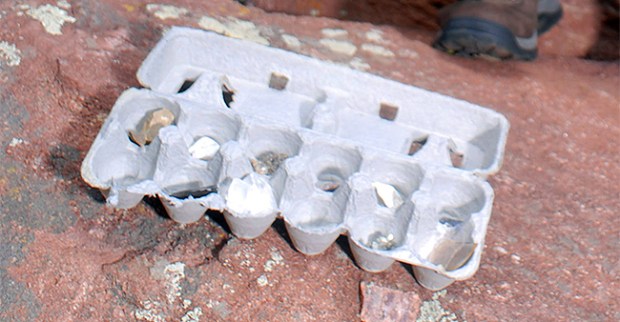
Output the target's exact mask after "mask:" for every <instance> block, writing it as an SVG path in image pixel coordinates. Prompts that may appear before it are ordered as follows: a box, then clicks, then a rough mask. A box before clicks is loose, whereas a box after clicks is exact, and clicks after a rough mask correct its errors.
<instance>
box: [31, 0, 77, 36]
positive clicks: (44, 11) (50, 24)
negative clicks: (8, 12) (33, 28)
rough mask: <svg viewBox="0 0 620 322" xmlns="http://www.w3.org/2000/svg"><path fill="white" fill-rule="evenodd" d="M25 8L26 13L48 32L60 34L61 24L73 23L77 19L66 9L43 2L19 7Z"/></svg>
mask: <svg viewBox="0 0 620 322" xmlns="http://www.w3.org/2000/svg"><path fill="white" fill-rule="evenodd" d="M20 8H22V9H24V10H26V9H27V11H26V14H28V15H29V16H30V17H32V18H33V19H35V20H38V21H39V22H40V23H41V25H43V28H44V29H45V31H46V32H47V33H48V34H52V35H62V26H63V25H64V24H65V23H66V22H68V23H75V22H76V21H77V19H75V18H74V17H72V16H70V15H69V14H68V13H67V11H66V10H64V9H61V8H59V7H56V6H53V5H51V4H45V5H42V6H38V7H36V8H30V7H28V6H22V7H20Z"/></svg>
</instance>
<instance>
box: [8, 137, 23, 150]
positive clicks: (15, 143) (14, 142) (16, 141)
mask: <svg viewBox="0 0 620 322" xmlns="http://www.w3.org/2000/svg"><path fill="white" fill-rule="evenodd" d="M22 143H24V140H22V139H20V138H13V139H11V142H10V143H9V146H10V147H12V148H14V147H16V146H18V145H20V144H22Z"/></svg>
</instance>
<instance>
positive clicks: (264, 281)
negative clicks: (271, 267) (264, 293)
mask: <svg viewBox="0 0 620 322" xmlns="http://www.w3.org/2000/svg"><path fill="white" fill-rule="evenodd" d="M256 283H258V286H261V287H264V286H267V284H269V280H268V279H267V276H265V275H261V276H259V277H258V278H257V279H256Z"/></svg>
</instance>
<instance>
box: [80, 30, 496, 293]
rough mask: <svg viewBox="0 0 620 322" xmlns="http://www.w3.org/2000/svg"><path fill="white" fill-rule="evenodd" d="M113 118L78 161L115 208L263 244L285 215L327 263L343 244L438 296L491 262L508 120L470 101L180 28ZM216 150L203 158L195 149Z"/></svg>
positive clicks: (295, 237)
mask: <svg viewBox="0 0 620 322" xmlns="http://www.w3.org/2000/svg"><path fill="white" fill-rule="evenodd" d="M138 79H139V80H140V83H141V84H142V85H143V86H144V87H145V89H129V90H127V91H126V92H124V93H123V94H122V95H121V96H120V97H119V99H118V101H117V102H116V104H115V105H114V107H113V109H112V111H111V112H110V115H109V117H108V118H107V120H106V121H105V123H104V124H103V126H102V128H101V131H100V132H99V134H98V136H97V138H96V139H95V141H94V143H93V145H92V147H91V149H90V151H89V152H88V155H87V156H86V158H85V160H84V162H83V164H82V177H83V178H84V180H85V181H86V182H87V183H88V184H90V185H91V186H93V187H96V188H98V189H101V191H102V192H103V193H104V195H105V196H106V198H107V202H108V204H109V205H111V206H113V207H116V208H131V207H134V206H135V205H137V204H138V203H139V202H140V201H141V200H142V198H143V197H144V196H145V195H153V196H158V197H159V198H160V199H161V201H162V203H163V205H164V207H165V208H166V210H167V212H168V214H169V216H170V217H171V218H172V219H173V220H175V221H177V222H179V223H191V222H194V221H197V220H199V219H200V218H201V217H202V216H204V214H205V211H207V210H208V209H215V210H219V211H222V212H223V213H224V216H225V218H226V221H227V223H228V224H229V226H230V229H231V231H232V232H233V234H234V235H236V236H237V237H239V238H255V237H258V236H260V235H261V234H262V233H263V232H264V231H265V230H267V229H268V228H269V227H270V226H271V224H272V223H273V222H274V220H275V219H276V218H277V217H278V216H279V217H281V218H283V220H284V222H285V225H286V228H287V231H288V233H289V235H290V237H291V240H292V241H293V244H294V246H295V247H296V248H297V249H298V250H299V251H300V252H302V253H304V254H309V255H312V254H318V253H321V252H323V251H324V250H325V249H326V248H328V247H329V246H330V245H331V244H332V243H333V242H334V241H335V240H336V238H337V237H338V236H339V235H341V234H346V235H347V236H348V239H349V244H350V246H351V250H352V253H353V255H354V257H355V260H356V262H357V264H358V265H359V266H360V267H361V268H363V269H365V270H367V271H372V272H378V271H382V270H385V269H387V268H388V267H389V266H390V265H391V264H392V263H393V262H394V261H399V262H403V263H408V264H411V265H413V271H414V274H415V276H416V279H417V280H418V282H419V283H420V284H422V285H423V286H424V287H427V288H429V289H441V288H444V287H446V286H448V285H449V284H451V283H452V282H454V281H455V280H464V279H467V278H469V277H471V276H472V275H473V274H474V273H475V272H476V270H477V269H478V266H479V264H480V257H481V254H482V250H483V247H484V238H485V234H486V230H487V224H488V222H489V219H490V216H491V210H492V204H493V190H492V188H491V186H490V185H489V184H488V183H487V182H486V181H485V178H486V177H487V176H488V175H490V174H493V173H495V172H496V171H498V170H499V168H500V165H501V161H502V157H503V151H504V145H505V143H506V136H507V132H508V122H507V120H506V118H504V117H503V116H502V115H501V114H498V113H496V112H494V111H492V110H489V109H486V108H482V107H480V106H476V105H473V104H471V103H468V102H465V101H461V100H457V99H454V98H451V97H447V96H444V95H441V94H438V93H434V92H430V91H427V90H423V89H420V88H416V87H414V86H408V85H404V84H401V83H398V82H394V81H391V80H387V79H384V78H381V77H378V76H374V75H371V74H368V73H363V72H360V71H356V70H352V69H349V68H347V67H344V66H339V65H336V64H333V63H329V62H324V61H319V60H316V59H313V58H309V57H305V56H301V55H298V54H295V53H291V52H287V51H284V50H280V49H276V48H270V47H265V46H262V45H258V44H254V43H251V42H247V41H244V40H238V39H232V38H228V37H224V36H220V35H217V34H214V33H211V32H206V31H201V30H194V29H189V28H180V27H175V28H172V29H171V30H170V31H168V32H167V33H166V34H165V36H164V38H163V39H162V40H161V41H160V42H159V43H158V44H157V46H156V47H155V48H154V49H153V51H152V52H151V53H150V54H149V56H148V57H147V58H146V60H145V61H144V63H143V64H142V66H141V67H140V70H139V71H138ZM161 108H165V109H167V110H169V111H171V112H172V113H173V114H174V123H173V124H172V125H169V126H166V127H163V128H161V129H160V130H159V132H158V134H157V137H155V138H154V140H153V141H152V142H151V143H150V144H147V145H142V146H140V145H138V144H136V143H134V142H132V140H131V139H130V137H129V134H128V133H130V132H131V131H136V130H137V127H138V124H139V123H140V122H141V120H142V119H143V118H144V117H145V115H146V114H147V113H149V112H152V111H154V110H157V109H161ZM205 137H206V138H208V140H207V141H209V142H212V143H213V142H215V143H216V144H212V146H211V148H215V149H214V150H213V152H214V153H211V155H209V156H208V157H206V158H198V157H197V156H196V155H194V154H193V152H192V148H193V146H194V145H195V144H196V142H197V141H198V140H200V139H201V138H205Z"/></svg>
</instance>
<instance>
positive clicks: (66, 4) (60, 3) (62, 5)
mask: <svg viewBox="0 0 620 322" xmlns="http://www.w3.org/2000/svg"><path fill="white" fill-rule="evenodd" d="M56 5H57V6H58V7H60V8H63V9H65V10H69V9H71V4H70V3H69V2H68V1H67V0H60V1H58V2H56Z"/></svg>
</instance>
